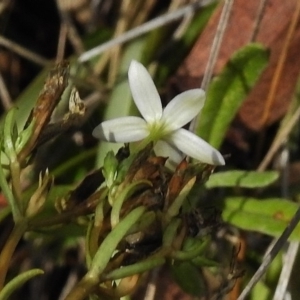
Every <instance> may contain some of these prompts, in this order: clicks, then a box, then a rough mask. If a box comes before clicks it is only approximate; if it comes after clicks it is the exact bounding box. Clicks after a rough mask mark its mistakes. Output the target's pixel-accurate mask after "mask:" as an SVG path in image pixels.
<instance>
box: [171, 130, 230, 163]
mask: <svg viewBox="0 0 300 300" xmlns="http://www.w3.org/2000/svg"><path fill="white" fill-rule="evenodd" d="M168 141H169V142H170V143H172V144H173V145H174V146H176V147H177V148H178V149H179V150H180V151H182V152H183V153H185V154H187V155H188V156H190V157H193V158H195V159H197V160H199V161H201V162H203V163H207V164H210V165H225V161H224V158H223V156H222V155H221V153H220V152H219V151H218V150H216V149H215V148H213V147H212V146H210V145H209V144H208V143H207V142H205V141H204V140H203V139H201V138H200V137H198V136H197V135H195V134H194V133H192V132H190V131H188V130H185V129H182V128H181V129H178V130H176V131H175V132H174V133H172V134H171V135H170V136H169V137H168Z"/></svg>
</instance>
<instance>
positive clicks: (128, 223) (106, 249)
mask: <svg viewBox="0 0 300 300" xmlns="http://www.w3.org/2000/svg"><path fill="white" fill-rule="evenodd" d="M144 212H145V207H142V206H140V207H137V208H135V209H134V210H132V211H131V212H130V213H129V214H128V215H127V216H126V217H125V218H124V219H122V220H121V221H120V223H118V224H117V225H116V227H115V228H114V229H113V230H112V231H111V232H110V233H109V234H108V235H107V237H106V238H105V240H104V241H103V243H102V244H101V246H100V247H99V249H98V251H97V253H96V254H95V256H94V258H93V260H92V263H91V268H90V270H89V272H88V276H89V277H90V278H99V276H100V275H101V273H102V272H103V270H104V269H105V267H106V265H107V264H108V262H109V260H110V258H111V256H112V254H113V253H114V251H115V249H116V247H117V245H118V244H119V242H120V241H121V239H122V238H123V237H124V236H125V234H126V233H127V232H128V230H129V229H130V228H131V227H132V226H133V225H134V224H135V223H136V222H137V221H138V220H139V218H140V217H141V216H142V215H143V213H144Z"/></svg>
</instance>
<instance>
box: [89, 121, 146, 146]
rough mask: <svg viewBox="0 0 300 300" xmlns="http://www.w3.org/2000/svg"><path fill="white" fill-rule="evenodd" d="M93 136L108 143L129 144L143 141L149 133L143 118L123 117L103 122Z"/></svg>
mask: <svg viewBox="0 0 300 300" xmlns="http://www.w3.org/2000/svg"><path fill="white" fill-rule="evenodd" d="M92 134H93V136H94V137H96V138H99V139H101V140H104V141H107V142H113V143H129V142H136V141H140V140H142V139H143V138H145V137H146V136H147V135H148V134H149V131H148V129H147V123H146V122H145V120H143V119H142V118H139V117H123V118H117V119H113V120H109V121H104V122H102V123H101V124H100V125H98V126H97V127H96V128H95V129H94V130H93V133H92Z"/></svg>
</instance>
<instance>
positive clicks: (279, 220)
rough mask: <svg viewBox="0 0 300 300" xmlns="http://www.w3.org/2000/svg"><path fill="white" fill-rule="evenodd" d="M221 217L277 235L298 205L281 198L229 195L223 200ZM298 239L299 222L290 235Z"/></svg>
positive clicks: (227, 220)
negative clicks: (223, 205)
mask: <svg viewBox="0 0 300 300" xmlns="http://www.w3.org/2000/svg"><path fill="white" fill-rule="evenodd" d="M224 204H225V207H224V210H223V213H222V216H223V219H224V221H226V222H229V223H231V224H233V225H235V226H237V227H239V228H241V229H244V230H251V231H257V232H261V233H264V234H268V235H271V236H275V237H278V236H279V235H280V234H281V233H282V232H283V231H284V229H285V228H286V226H287V225H288V224H289V222H290V220H291V218H292V217H293V216H294V214H295V213H296V211H297V209H298V207H299V205H298V204H297V203H294V202H291V201H287V200H285V199H281V198H269V199H265V200H259V199H255V198H247V197H244V198H243V197H231V198H226V199H225V201H224ZM291 239H292V240H297V241H300V224H298V226H297V227H296V228H295V230H294V232H293V233H292V235H291Z"/></svg>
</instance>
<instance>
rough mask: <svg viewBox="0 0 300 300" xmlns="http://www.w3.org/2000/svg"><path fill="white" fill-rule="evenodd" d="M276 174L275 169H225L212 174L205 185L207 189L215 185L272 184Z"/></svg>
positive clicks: (263, 185) (248, 185)
mask: <svg viewBox="0 0 300 300" xmlns="http://www.w3.org/2000/svg"><path fill="white" fill-rule="evenodd" d="M278 176H279V173H278V172H275V171H267V172H254V171H238V170H234V171H226V172H220V173H216V174H212V175H211V176H210V177H209V180H208V181H207V182H206V183H205V186H206V188H208V189H211V188H216V187H241V188H258V187H265V186H268V185H270V184H272V183H273V182H274V181H276V180H277V179H278Z"/></svg>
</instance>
